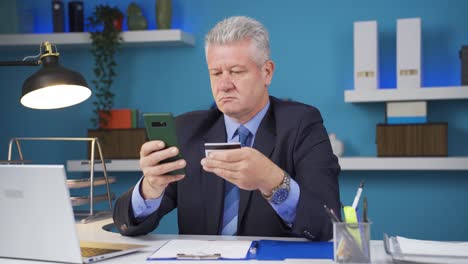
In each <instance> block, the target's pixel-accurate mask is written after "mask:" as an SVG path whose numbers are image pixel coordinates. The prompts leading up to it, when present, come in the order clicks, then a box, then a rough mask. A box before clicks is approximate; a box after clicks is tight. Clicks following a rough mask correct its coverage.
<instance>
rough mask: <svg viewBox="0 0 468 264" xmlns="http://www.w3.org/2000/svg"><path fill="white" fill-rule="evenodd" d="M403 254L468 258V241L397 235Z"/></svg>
mask: <svg viewBox="0 0 468 264" xmlns="http://www.w3.org/2000/svg"><path fill="white" fill-rule="evenodd" d="M397 240H398V244H399V245H400V249H401V252H402V253H403V254H405V255H406V254H413V255H432V256H451V257H467V258H468V242H443V241H431V240H418V239H409V238H405V237H400V236H397Z"/></svg>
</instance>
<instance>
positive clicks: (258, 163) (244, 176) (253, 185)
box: [201, 147, 284, 196]
mask: <svg viewBox="0 0 468 264" xmlns="http://www.w3.org/2000/svg"><path fill="white" fill-rule="evenodd" d="M201 165H202V166H203V169H204V170H205V171H209V172H212V173H214V174H216V175H218V176H219V177H221V178H224V179H226V180H227V181H229V182H231V183H233V184H235V185H237V186H238V187H239V188H241V189H244V190H257V189H258V190H260V191H261V192H262V193H263V194H264V195H266V196H269V195H270V194H271V191H272V190H273V188H274V187H276V186H278V185H279V184H280V183H281V182H282V181H283V177H284V172H283V170H282V169H281V168H279V167H278V166H277V165H276V164H275V163H273V162H272V161H271V160H270V159H268V158H267V157H265V156H264V155H263V154H262V153H261V152H259V151H258V150H256V149H253V148H249V147H243V148H241V149H233V150H224V151H215V152H210V153H209V155H208V157H206V158H204V159H202V160H201Z"/></svg>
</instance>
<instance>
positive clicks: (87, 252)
mask: <svg viewBox="0 0 468 264" xmlns="http://www.w3.org/2000/svg"><path fill="white" fill-rule="evenodd" d="M117 251H121V250H119V249H108V248H91V247H81V256H83V257H85V258H89V257H95V256H99V255H103V254H108V253H112V252H117Z"/></svg>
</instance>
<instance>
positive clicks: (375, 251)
mask: <svg viewBox="0 0 468 264" xmlns="http://www.w3.org/2000/svg"><path fill="white" fill-rule="evenodd" d="M111 222H112V220H111V219H104V220H99V221H96V222H92V223H88V224H81V223H78V224H77V230H78V235H79V237H80V239H81V240H93V241H101V242H111V243H112V242H113V243H132V244H145V245H149V246H150V247H148V248H146V249H144V250H143V251H140V252H136V253H132V254H129V255H125V256H120V257H116V258H113V259H108V260H103V261H99V262H97V263H102V264H110V263H119V264H127V263H128V264H130V263H131V264H135V263H145V264H151V263H154V264H160V263H168V264H175V263H177V262H178V263H184V264H193V263H197V264H209V263H219V262H222V263H223V264H239V263H241V262H239V261H207V260H203V261H187V260H183V261H165V262H162V261H157V262H156V261H146V257H148V256H149V255H151V253H152V252H153V251H154V250H155V249H156V248H158V247H160V246H161V245H162V244H163V243H164V242H165V241H166V240H170V239H218V240H219V239H240V240H254V239H261V238H259V237H227V236H193V235H190V236H188V235H147V236H141V237H124V236H121V235H120V234H117V233H113V232H108V231H105V230H103V229H102V226H104V225H106V224H109V223H111ZM269 239H275V238H269ZM276 239H282V240H300V239H296V238H276ZM39 243H40V241H39ZM56 250H60V249H56ZM371 258H372V263H377V264H386V263H392V259H391V257H389V256H387V255H386V254H385V250H384V246H383V242H382V241H372V242H371ZM248 262H250V263H253V262H258V263H263V264H268V263H272V262H273V263H278V262H277V261H276V262H275V261H255V260H251V261H248ZM7 263H8V264H10V263H11V264H44V263H46V262H43V261H25V260H13V259H3V258H0V264H7ZM282 263H333V261H331V260H329V261H326V260H287V261H284V262H282Z"/></svg>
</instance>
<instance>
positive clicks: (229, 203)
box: [221, 125, 252, 236]
mask: <svg viewBox="0 0 468 264" xmlns="http://www.w3.org/2000/svg"><path fill="white" fill-rule="evenodd" d="M237 133H238V134H239V141H240V143H241V145H242V146H243V147H244V146H249V147H250V143H251V141H252V133H250V131H249V129H247V128H246V127H245V126H242V125H241V126H239V128H238V129H237ZM224 187H225V188H224V214H223V228H222V229H221V235H228V236H234V235H236V234H237V220H238V219H237V217H238V215H237V213H238V211H239V188H238V187H237V186H236V185H234V184H232V183H230V182H228V181H224Z"/></svg>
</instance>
